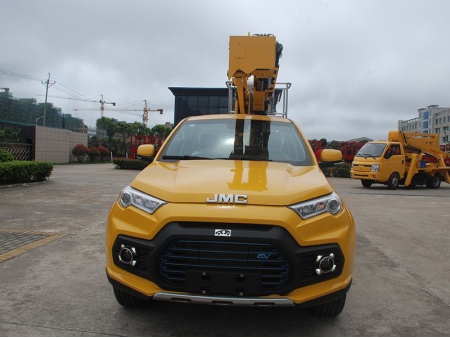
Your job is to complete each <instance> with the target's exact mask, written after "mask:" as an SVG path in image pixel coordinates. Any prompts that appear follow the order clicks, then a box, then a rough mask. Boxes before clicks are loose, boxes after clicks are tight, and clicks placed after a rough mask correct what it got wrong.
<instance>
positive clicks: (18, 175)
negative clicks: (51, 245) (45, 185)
mask: <svg viewBox="0 0 450 338" xmlns="http://www.w3.org/2000/svg"><path fill="white" fill-rule="evenodd" d="M52 171H53V164H51V163H47V162H31V161H11V162H2V163H0V185H2V184H14V183H29V182H40V181H45V180H46V179H47V178H48V177H50V175H51V174H52Z"/></svg>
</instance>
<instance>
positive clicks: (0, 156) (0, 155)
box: [0, 149, 14, 162]
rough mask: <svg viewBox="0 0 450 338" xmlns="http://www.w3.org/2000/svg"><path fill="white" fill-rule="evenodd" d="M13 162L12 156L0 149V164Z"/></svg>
mask: <svg viewBox="0 0 450 338" xmlns="http://www.w3.org/2000/svg"><path fill="white" fill-rule="evenodd" d="M11 161H14V156H13V154H11V153H10V152H9V151H6V150H3V149H0V162H11Z"/></svg>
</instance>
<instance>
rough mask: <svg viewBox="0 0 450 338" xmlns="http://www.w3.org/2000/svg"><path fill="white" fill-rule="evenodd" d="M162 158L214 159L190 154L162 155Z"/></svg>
mask: <svg viewBox="0 0 450 338" xmlns="http://www.w3.org/2000/svg"><path fill="white" fill-rule="evenodd" d="M162 159H163V160H215V158H211V157H204V156H191V155H163V156H162Z"/></svg>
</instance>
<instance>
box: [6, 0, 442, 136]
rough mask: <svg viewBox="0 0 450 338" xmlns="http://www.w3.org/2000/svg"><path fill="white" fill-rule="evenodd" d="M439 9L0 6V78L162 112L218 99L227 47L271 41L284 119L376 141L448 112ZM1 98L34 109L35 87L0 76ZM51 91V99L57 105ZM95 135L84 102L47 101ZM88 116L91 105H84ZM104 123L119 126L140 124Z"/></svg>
mask: <svg viewBox="0 0 450 338" xmlns="http://www.w3.org/2000/svg"><path fill="white" fill-rule="evenodd" d="M449 10H450V3H448V2H447V1H437V0H434V1H421V0H420V1H419V0H408V1H407V0H404V1H387V0H381V1H375V0H366V1H356V0H339V1H320V0H307V1H305V0H300V1H294V0H292V1H288V0H285V1H279V2H275V3H274V2H273V1H266V0H260V1H237V0H230V1H227V2H216V1H214V2H213V1H206V0H204V1H202V0H195V1H156V0H152V1H143V0H140V1H129V2H124V1H116V0H108V1H106V0H98V1H87V0H79V1H76V2H75V1H74V2H62V1H57V0H41V1H38V2H37V1H35V2H29V1H25V0H4V1H3V2H2V11H1V13H0V20H1V22H2V24H3V27H8V30H7V31H3V34H2V35H1V36H0V45H1V46H2V54H1V55H0V69H6V70H11V71H16V72H20V73H23V74H28V75H32V76H37V77H39V78H41V79H44V80H45V79H46V78H47V76H48V73H51V80H54V81H56V82H57V83H60V84H62V85H64V86H66V87H68V88H70V89H73V90H75V91H76V92H77V93H80V94H82V96H83V97H88V98H90V99H92V100H100V98H101V97H100V95H102V94H103V95H104V98H105V100H107V101H109V102H117V103H118V104H119V107H124V108H136V109H138V108H139V109H140V108H142V109H143V100H144V99H145V100H148V102H149V105H150V108H154V109H156V108H162V109H164V112H165V114H164V115H162V116H160V115H159V113H157V112H156V113H155V114H150V124H156V123H164V122H166V121H173V107H174V97H173V95H172V93H171V92H170V91H169V89H168V87H172V86H183V87H184V86H185V87H223V86H225V81H226V80H227V69H228V41H229V36H231V35H246V34H247V33H248V32H250V33H252V34H253V33H273V34H275V35H276V36H277V39H278V40H279V41H280V42H281V43H282V44H283V45H284V51H283V57H282V58H281V61H280V65H281V67H280V75H279V78H278V80H279V81H280V82H291V83H292V87H291V89H290V94H289V113H288V114H289V117H290V118H292V119H293V120H294V121H295V122H297V123H298V124H299V125H300V126H301V128H302V129H303V131H304V132H305V134H306V135H307V137H308V138H317V139H320V138H322V137H324V138H327V139H329V140H332V139H338V140H345V139H351V138H355V137H361V136H367V137H370V138H374V139H378V138H385V137H386V136H387V132H388V131H389V130H391V129H396V128H397V122H398V120H402V119H403V120H406V119H409V118H414V117H417V109H419V108H421V107H424V106H427V105H430V104H439V105H441V106H448V104H449V103H448V95H447V92H448V88H449V84H450V83H449V81H450V79H449V78H448V77H447V76H445V74H448V73H449V71H450V63H449V62H448V57H447V55H448V54H449V50H450V40H449V39H448V38H447V32H448V31H450V20H448V19H447V17H446V15H447V13H448V12H449ZM0 87H9V88H11V91H12V92H13V94H14V95H15V96H16V97H35V98H37V99H38V101H39V102H42V101H43V97H42V96H37V95H42V94H44V93H45V88H44V86H43V85H42V84H41V83H40V81H36V80H34V81H33V80H25V79H22V78H16V77H10V76H6V75H3V74H0ZM65 94H66V93H64V92H61V91H58V88H57V86H54V87H53V88H51V89H50V95H59V96H65ZM52 102H53V103H54V104H55V105H56V106H59V107H61V108H62V109H63V112H64V113H71V114H73V115H76V116H77V117H81V118H83V119H85V121H86V123H87V124H89V125H94V124H95V121H96V119H97V118H98V117H100V115H99V114H100V112H99V111H98V112H95V111H86V112H82V111H76V112H75V111H74V110H73V109H74V108H80V107H87V108H92V107H93V104H92V103H88V102H83V101H78V102H77V101H72V100H64V99H56V98H55V99H52ZM94 106H95V104H94ZM105 114H107V116H110V117H114V118H117V119H120V120H126V121H127V122H133V121H136V120H140V119H141V117H140V116H139V112H137V113H136V114H132V113H119V112H113V111H109V112H108V111H106V112H105Z"/></svg>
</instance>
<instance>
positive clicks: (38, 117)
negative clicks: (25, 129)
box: [36, 115, 45, 126]
mask: <svg viewBox="0 0 450 338" xmlns="http://www.w3.org/2000/svg"><path fill="white" fill-rule="evenodd" d="M44 116H45V115H42V116H41V117H38V118H37V119H36V126H37V125H38V124H37V121H38V120H40V119H43V118H44Z"/></svg>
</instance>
